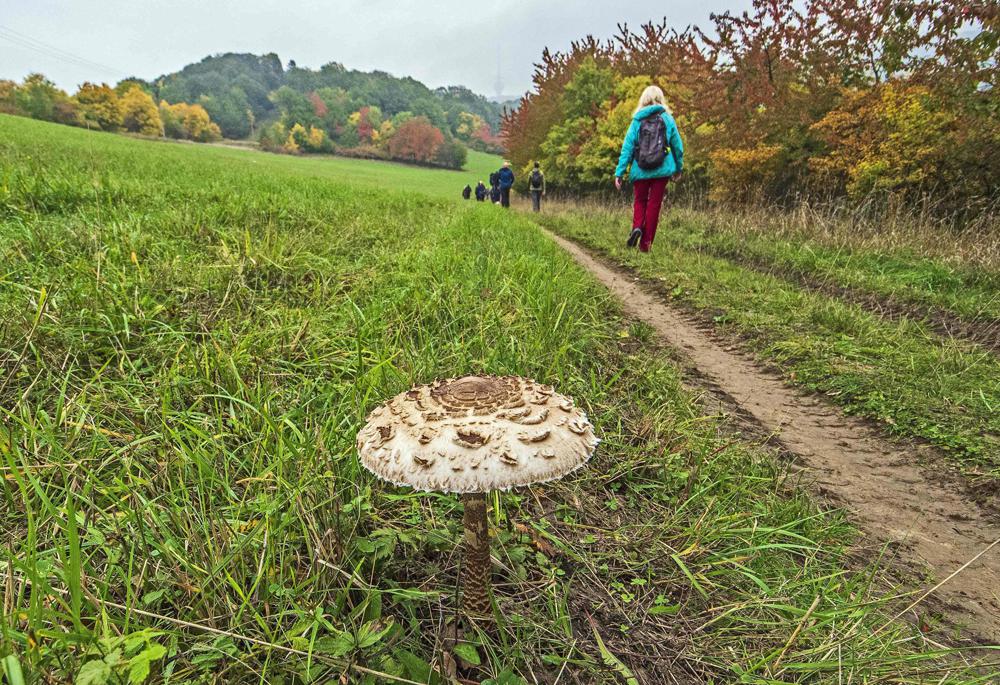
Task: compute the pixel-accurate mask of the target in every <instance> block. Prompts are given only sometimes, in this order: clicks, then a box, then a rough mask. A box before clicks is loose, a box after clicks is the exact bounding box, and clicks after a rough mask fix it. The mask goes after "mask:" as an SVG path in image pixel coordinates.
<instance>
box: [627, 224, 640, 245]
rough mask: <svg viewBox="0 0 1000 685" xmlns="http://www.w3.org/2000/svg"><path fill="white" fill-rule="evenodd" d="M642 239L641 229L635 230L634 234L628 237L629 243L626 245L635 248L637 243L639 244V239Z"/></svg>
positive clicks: (633, 230)
mask: <svg viewBox="0 0 1000 685" xmlns="http://www.w3.org/2000/svg"><path fill="white" fill-rule="evenodd" d="M641 237H642V229H641V228H633V229H632V232H631V233H630V234H629V236H628V241H627V242H626V243H625V244H626V245H627V246H628V247H635V245H636V243H638V242H639V238H641Z"/></svg>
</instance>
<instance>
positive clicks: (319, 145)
mask: <svg viewBox="0 0 1000 685" xmlns="http://www.w3.org/2000/svg"><path fill="white" fill-rule="evenodd" d="M325 148H326V132H325V131H324V130H323V129H321V128H319V127H318V126H310V127H309V131H308V133H307V135H306V149H307V150H309V151H310V152H322V151H323V150H324V149H325Z"/></svg>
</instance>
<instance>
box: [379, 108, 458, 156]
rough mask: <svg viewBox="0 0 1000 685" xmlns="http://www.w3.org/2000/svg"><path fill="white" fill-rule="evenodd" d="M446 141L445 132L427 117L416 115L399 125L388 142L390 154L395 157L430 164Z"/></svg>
mask: <svg viewBox="0 0 1000 685" xmlns="http://www.w3.org/2000/svg"><path fill="white" fill-rule="evenodd" d="M443 143H444V134H443V133H441V131H440V130H438V129H437V128H435V127H434V125H433V124H431V122H430V121H428V120H427V119H426V118H425V117H414V118H412V119H408V120H407V121H404V122H403V123H402V124H400V125H399V128H397V129H396V132H395V133H394V134H393V136H392V138H390V139H389V141H388V142H387V143H386V149H387V151H388V152H389V155H390V156H392V157H393V158H395V159H401V160H406V161H410V162H420V163H422V164H429V163H431V162H433V161H434V159H435V155H436V154H437V152H438V148H440V147H441V145H442V144H443Z"/></svg>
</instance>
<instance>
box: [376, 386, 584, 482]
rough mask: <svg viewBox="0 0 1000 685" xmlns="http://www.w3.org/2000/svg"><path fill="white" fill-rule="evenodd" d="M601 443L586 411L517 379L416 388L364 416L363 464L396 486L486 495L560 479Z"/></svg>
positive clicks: (564, 399)
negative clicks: (496, 491)
mask: <svg viewBox="0 0 1000 685" xmlns="http://www.w3.org/2000/svg"><path fill="white" fill-rule="evenodd" d="M598 442H600V441H599V440H598V439H597V437H595V435H594V427H593V426H592V425H591V424H590V422H589V421H588V420H587V415H586V414H585V413H584V412H583V411H582V410H580V409H578V408H577V407H575V406H574V405H573V400H571V399H570V398H569V397H566V396H564V395H559V394H557V393H556V392H555V391H554V390H553V389H552V386H549V385H542V384H540V383H536V382H535V381H533V380H529V379H527V378H521V377H520V376H465V377H462V378H449V379H446V380H443V381H435V382H434V383H432V384H430V385H418V386H417V387H415V388H413V389H412V390H408V391H406V392H404V393H401V394H399V395H396V396H395V397H393V398H392V399H391V400H389V401H388V402H386V403H385V404H383V405H382V406H380V407H378V408H376V409H375V410H374V411H372V413H371V414H369V416H368V423H367V424H366V425H365V427H364V428H362V429H361V431H360V432H358V455H359V456H360V458H361V463H362V464H363V465H364V466H365V468H367V469H368V470H369V471H371V472H372V473H374V474H375V475H376V476H379V477H380V478H383V479H385V480H387V481H389V482H390V483H394V484H396V485H409V486H410V487H413V488H416V489H417V490H433V491H438V492H462V493H469V492H489V491H490V490H507V489H509V488H512V487H515V486H518V485H530V484H532V483H541V482H544V481H548V480H553V479H556V478H561V477H562V476H564V475H566V474H567V473H569V472H570V471H573V470H574V469H577V468H579V467H580V466H583V465H584V464H585V463H586V462H587V460H588V459H590V456H591V455H592V454H593V453H594V449H595V448H596V447H597V444H598Z"/></svg>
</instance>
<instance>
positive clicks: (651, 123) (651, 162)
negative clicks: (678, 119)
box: [635, 113, 667, 171]
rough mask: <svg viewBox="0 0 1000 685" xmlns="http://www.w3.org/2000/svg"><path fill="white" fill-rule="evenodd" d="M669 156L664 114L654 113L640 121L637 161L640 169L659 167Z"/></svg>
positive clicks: (636, 148) (636, 150)
mask: <svg viewBox="0 0 1000 685" xmlns="http://www.w3.org/2000/svg"><path fill="white" fill-rule="evenodd" d="M666 158H667V125H666V124H665V123H664V121H663V115H662V114H659V113H657V114H653V115H651V116H648V117H646V118H645V119H643V120H642V121H641V122H639V140H638V141H637V142H636V146H635V163H636V164H638V165H639V168H640V169H645V170H646V171H650V170H652V169H657V168H659V167H660V165H661V164H663V160H664V159H666Z"/></svg>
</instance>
